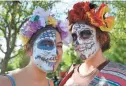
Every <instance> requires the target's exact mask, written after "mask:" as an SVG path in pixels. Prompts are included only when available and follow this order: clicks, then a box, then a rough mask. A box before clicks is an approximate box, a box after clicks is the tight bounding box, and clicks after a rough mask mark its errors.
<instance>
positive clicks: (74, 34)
mask: <svg viewBox="0 0 126 86" xmlns="http://www.w3.org/2000/svg"><path fill="white" fill-rule="evenodd" d="M72 38H73V41H76V40H77V34H76V33H72Z"/></svg>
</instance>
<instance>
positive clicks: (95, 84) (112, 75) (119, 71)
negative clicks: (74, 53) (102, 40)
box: [89, 62, 126, 86]
mask: <svg viewBox="0 0 126 86" xmlns="http://www.w3.org/2000/svg"><path fill="white" fill-rule="evenodd" d="M89 86H126V65H122V64H119V63H114V62H109V63H108V64H107V65H106V66H105V67H104V68H103V69H102V70H101V71H100V73H98V74H97V75H96V76H95V77H94V79H93V80H92V81H91V83H90V85H89Z"/></svg>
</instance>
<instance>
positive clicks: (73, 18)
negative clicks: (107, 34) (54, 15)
mask: <svg viewBox="0 0 126 86" xmlns="http://www.w3.org/2000/svg"><path fill="white" fill-rule="evenodd" d="M96 7H97V6H96V5H95V4H91V3H89V2H79V3H76V4H75V5H74V6H73V9H72V10H70V11H69V12H68V19H69V23H70V24H73V23H76V22H78V21H85V22H88V23H90V24H92V25H94V26H96V27H99V28H100V29H101V30H102V31H110V30H111V29H112V28H113V26H114V17H113V16H108V17H105V14H106V13H107V12H109V11H110V9H109V8H108V6H107V5H106V4H103V3H102V4H101V6H100V7H99V9H96Z"/></svg>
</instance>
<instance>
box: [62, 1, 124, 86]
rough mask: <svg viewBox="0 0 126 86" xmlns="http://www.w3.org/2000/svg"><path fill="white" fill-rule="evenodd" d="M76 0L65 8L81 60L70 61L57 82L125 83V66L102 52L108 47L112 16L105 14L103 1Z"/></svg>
mask: <svg viewBox="0 0 126 86" xmlns="http://www.w3.org/2000/svg"><path fill="white" fill-rule="evenodd" d="M96 8H97V6H96V5H95V4H92V3H89V2H79V3H76V4H75V5H74V6H73V9H71V10H70V11H69V12H68V20H69V24H70V25H71V28H70V31H71V34H72V37H73V47H74V49H75V51H76V52H77V54H78V55H79V57H80V59H82V60H83V63H82V64H79V65H78V64H76V65H72V66H71V68H70V70H69V72H68V74H66V76H65V77H64V79H63V80H62V82H61V83H60V86H125V85H126V66H124V65H122V64H119V63H114V62H111V61H109V60H108V59H107V58H106V57H105V56H104V55H103V52H104V51H106V50H108V49H109V48H110V37H109V31H110V30H111V29H112V28H113V24H114V17H113V16H108V17H106V16H105V13H106V12H108V11H109V8H108V6H107V5H106V4H104V3H103V4H101V6H100V7H99V8H98V9H96Z"/></svg>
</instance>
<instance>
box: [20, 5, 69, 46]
mask: <svg viewBox="0 0 126 86" xmlns="http://www.w3.org/2000/svg"><path fill="white" fill-rule="evenodd" d="M46 25H52V26H53V27H57V28H58V30H59V31H60V33H61V37H62V40H63V43H64V44H67V45H68V44H69V43H70V41H71V35H70V34H69V31H68V23H67V22H62V21H60V20H56V19H55V18H54V17H53V16H51V15H50V12H49V11H45V10H44V9H43V8H41V7H38V8H36V9H35V10H34V11H33V15H32V16H31V17H30V19H29V20H28V21H27V22H26V23H25V24H24V25H23V27H22V28H21V30H20V34H21V38H22V40H23V43H24V45H25V44H27V42H28V41H29V40H30V38H31V37H32V35H33V34H34V33H36V31H37V30H38V29H41V27H45V26H46Z"/></svg>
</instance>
